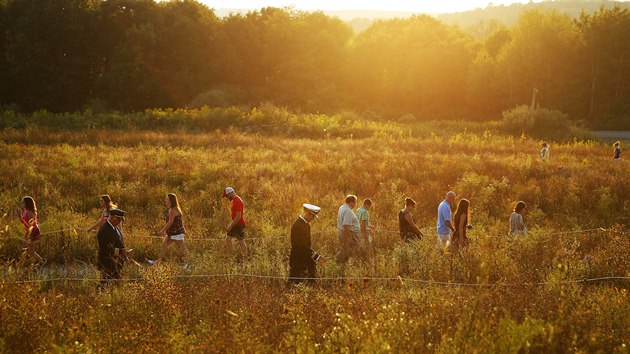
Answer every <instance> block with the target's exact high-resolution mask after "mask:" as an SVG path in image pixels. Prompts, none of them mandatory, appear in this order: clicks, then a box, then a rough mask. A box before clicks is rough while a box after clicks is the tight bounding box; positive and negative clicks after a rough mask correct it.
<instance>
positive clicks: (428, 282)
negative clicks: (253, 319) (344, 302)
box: [0, 273, 630, 287]
mask: <svg viewBox="0 0 630 354" xmlns="http://www.w3.org/2000/svg"><path fill="white" fill-rule="evenodd" d="M168 278H169V279H205V278H250V279H271V280H288V279H289V277H288V276H279V275H265V274H247V273H216V274H184V275H173V276H169V277H168ZM291 279H296V280H320V281H334V280H343V281H348V280H349V281H364V282H365V281H396V282H402V283H404V282H411V283H421V284H425V285H441V286H467V287H519V286H542V285H553V284H580V283H592V282H598V281H609V280H623V281H630V277H622V276H614V277H613V276H609V277H598V278H584V279H570V280H561V281H557V282H550V281H546V282H523V283H466V282H445V281H435V280H427V279H418V278H407V277H401V276H396V277H320V278H313V277H291ZM144 280H146V278H143V277H136V278H122V279H119V280H116V281H124V282H132V281H144ZM57 281H93V282H100V281H101V280H100V279H97V278H77V277H55V278H49V279H31V280H16V281H2V282H0V284H2V285H17V284H32V283H43V282H57Z"/></svg>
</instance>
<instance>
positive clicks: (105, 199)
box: [87, 194, 118, 232]
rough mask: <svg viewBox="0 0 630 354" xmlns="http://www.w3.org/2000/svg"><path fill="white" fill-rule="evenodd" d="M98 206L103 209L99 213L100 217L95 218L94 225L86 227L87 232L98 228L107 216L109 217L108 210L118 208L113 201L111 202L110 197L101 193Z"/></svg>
mask: <svg viewBox="0 0 630 354" xmlns="http://www.w3.org/2000/svg"><path fill="white" fill-rule="evenodd" d="M98 206H99V207H101V209H103V213H102V214H101V217H100V218H99V219H98V220H96V222H95V223H94V225H92V226H90V228H89V229H87V232H90V231H92V230H98V228H99V227H101V225H103V224H104V223H105V222H106V221H107V218H108V217H109V211H110V210H112V209H116V208H118V206H117V205H116V204H114V202H112V198H110V197H109V195H107V194H103V195H101V197H100V198H99V200H98Z"/></svg>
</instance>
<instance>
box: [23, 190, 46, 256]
mask: <svg viewBox="0 0 630 354" xmlns="http://www.w3.org/2000/svg"><path fill="white" fill-rule="evenodd" d="M20 206H21V209H18V217H19V218H20V221H21V222H22V224H23V225H24V229H25V231H26V234H25V236H24V250H25V251H26V254H27V255H29V256H30V257H32V258H35V259H36V260H37V262H38V264H39V265H44V264H45V263H46V259H44V258H42V257H41V256H40V255H39V254H37V252H35V248H34V246H35V242H37V240H39V238H40V236H41V235H40V232H39V225H38V224H37V206H35V200H34V199H33V198H32V197H29V196H26V197H24V198H22V201H21V202H20Z"/></svg>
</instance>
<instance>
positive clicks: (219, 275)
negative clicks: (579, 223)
mask: <svg viewBox="0 0 630 354" xmlns="http://www.w3.org/2000/svg"><path fill="white" fill-rule="evenodd" d="M429 229H431V228H430V227H425V228H423V229H421V230H423V231H425V230H429ZM77 230H78V231H81V232H85V231H87V229H81V228H76V227H71V228H64V229H60V230H53V231H47V232H44V233H41V235H48V234H58V233H66V232H73V233H77ZM333 231H334V232H336V229H331V230H320V231H316V232H313V234H324V233H327V232H333ZM595 231H597V232H601V231H607V229H605V228H602V227H598V228H591V229H584V230H572V231H560V232H554V233H551V235H562V234H577V233H586V232H595ZM372 232H374V233H376V234H398V233H399V232H398V230H388V229H373V230H372ZM124 236H125V237H130V238H148V239H164V237H165V236H157V235H148V234H134V233H130V234H125V235H124ZM10 238H15V239H20V240H22V239H21V238H18V237H6V238H5V239H10ZM280 238H288V236H287V235H277V236H266V237H251V238H247V240H273V239H280ZM186 240H187V241H204V242H206V241H207V242H220V241H224V240H225V237H221V238H217V237H215V238H187V239H186ZM137 265H140V264H137ZM169 277H170V278H173V279H185V278H196V279H203V278H250V279H276V280H278V279H287V276H285V275H269V274H245V273H217V274H185V275H172V276H169ZM292 279H296V280H318V281H336V280H344V281H359V280H360V281H364V282H365V281H394V282H401V283H404V282H409V283H419V284H428V285H445V286H469V287H514V286H535V285H547V284H569V283H575V284H579V283H589V282H599V281H611V280H623V281H627V280H630V277H621V276H618V277H599V278H585V279H574V280H565V281H557V282H522V283H466V282H450V281H448V282H444V281H435V280H431V279H417V278H409V277H401V276H385V277H318V278H308V277H301V278H292ZM143 280H146V279H145V278H143V277H135V278H124V279H121V281H143ZM60 281H61V282H68V281H95V282H100V279H97V278H89V277H69V276H60V277H53V278H45V279H31V280H16V281H6V280H3V281H1V282H0V284H27V283H41V282H60Z"/></svg>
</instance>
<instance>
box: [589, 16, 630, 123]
mask: <svg viewBox="0 0 630 354" xmlns="http://www.w3.org/2000/svg"><path fill="white" fill-rule="evenodd" d="M577 25H578V27H579V29H580V33H581V34H582V36H583V39H584V43H585V45H584V47H583V48H582V49H583V51H582V56H583V58H584V68H583V73H584V77H583V79H584V85H585V87H586V88H587V90H584V91H585V95H584V96H585V97H584V101H587V102H588V119H589V121H590V123H591V124H592V125H604V124H608V125H611V126H619V125H621V126H624V127H627V126H629V125H630V103H629V102H630V89H628V84H630V69H629V67H630V41H628V33H629V32H630V11H628V9H623V10H622V9H620V8H619V7H614V8H613V9H606V8H603V7H602V8H601V9H600V10H599V11H598V12H597V13H595V14H592V15H588V14H585V13H583V14H582V16H580V19H579V20H578V21H577ZM613 117H616V119H613V120H612V121H610V122H609V120H611V119H612V118H613ZM621 117H626V118H625V121H624V122H619V119H622V118H621Z"/></svg>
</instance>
